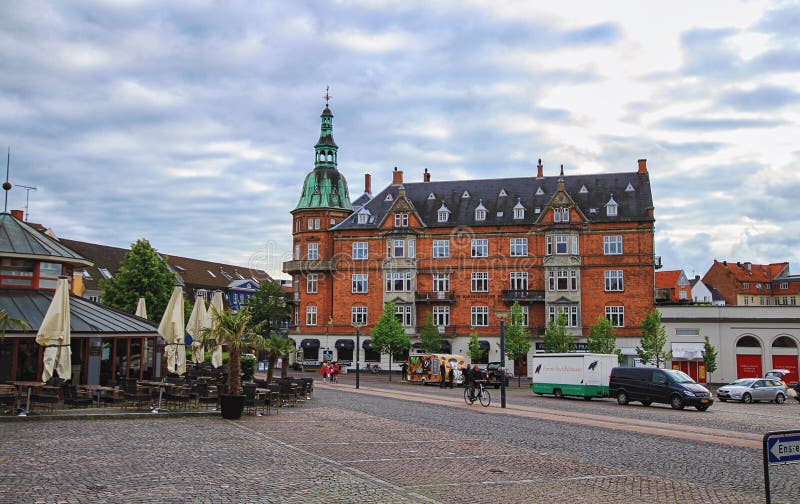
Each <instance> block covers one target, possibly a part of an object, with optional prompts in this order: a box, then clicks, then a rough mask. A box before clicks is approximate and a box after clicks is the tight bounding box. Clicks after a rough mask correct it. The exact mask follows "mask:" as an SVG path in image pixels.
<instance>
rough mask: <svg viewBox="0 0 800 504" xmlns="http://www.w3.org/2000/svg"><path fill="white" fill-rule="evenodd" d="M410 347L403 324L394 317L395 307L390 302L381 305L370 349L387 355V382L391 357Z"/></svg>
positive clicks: (390, 375)
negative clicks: (381, 308) (381, 310)
mask: <svg viewBox="0 0 800 504" xmlns="http://www.w3.org/2000/svg"><path fill="white" fill-rule="evenodd" d="M410 346H411V341H409V339H408V336H406V330H405V328H404V327H403V324H401V323H400V321H399V320H397V317H396V316H395V305H394V303H392V302H391V301H390V302H388V303H386V304H385V305H383V313H382V314H381V318H380V319H378V323H377V324H375V327H374V328H373V329H372V348H375V349H377V350H378V351H379V352H380V353H382V354H389V381H391V380H392V372H391V371H392V356H393V355H397V354H402V353H404V352H406V351H408V348H409V347H410Z"/></svg>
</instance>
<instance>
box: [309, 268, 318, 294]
mask: <svg viewBox="0 0 800 504" xmlns="http://www.w3.org/2000/svg"><path fill="white" fill-rule="evenodd" d="M318 292H319V274H318V273H309V274H308V275H306V294H316V293H318Z"/></svg>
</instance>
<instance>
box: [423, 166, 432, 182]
mask: <svg viewBox="0 0 800 504" xmlns="http://www.w3.org/2000/svg"><path fill="white" fill-rule="evenodd" d="M422 181H423V182H430V181H431V174H430V172H428V169H427V168H425V171H424V172H422Z"/></svg>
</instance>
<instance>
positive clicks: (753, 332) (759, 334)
mask: <svg viewBox="0 0 800 504" xmlns="http://www.w3.org/2000/svg"><path fill="white" fill-rule="evenodd" d="M659 310H660V311H661V315H662V321H663V322H664V325H665V326H666V329H667V337H668V339H669V342H668V344H669V350H671V351H672V354H673V359H674V360H673V361H672V366H671V367H672V368H673V369H680V370H682V371H684V372H687V373H688V374H689V375H691V376H692V377H693V378H695V379H697V380H698V381H708V382H712V383H729V382H731V381H733V380H735V379H737V378H753V377H761V376H764V374H765V373H766V372H767V371H769V370H771V369H786V370H788V371H790V374H789V375H788V376H787V381H788V382H797V381H798V364H800V308H798V307H792V306H759V307H749V306H720V307H692V306H674V307H673V306H668V307H660V308H659ZM706 336H707V337H708V339H709V342H710V343H711V345H713V346H714V348H715V349H716V351H717V369H716V371H714V372H713V373H706V369H705V365H704V363H703V354H702V350H703V343H704V341H705V337H706Z"/></svg>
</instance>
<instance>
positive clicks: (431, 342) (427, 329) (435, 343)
mask: <svg viewBox="0 0 800 504" xmlns="http://www.w3.org/2000/svg"><path fill="white" fill-rule="evenodd" d="M419 343H420V349H421V350H422V351H423V353H438V352H441V351H442V335H441V334H439V328H438V327H436V326H435V325H433V314H431V313H428V314H427V315H425V323H424V324H423V326H422V331H420V333H419Z"/></svg>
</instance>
